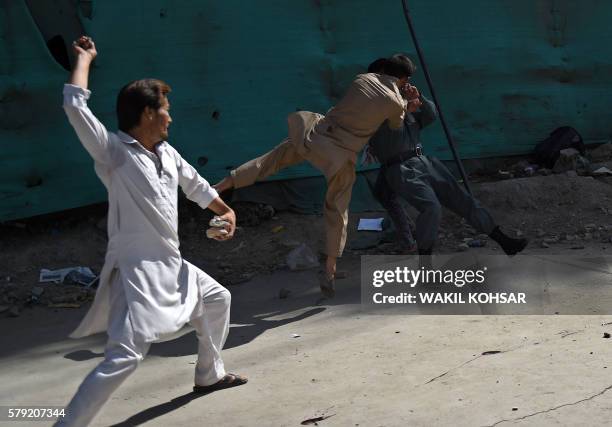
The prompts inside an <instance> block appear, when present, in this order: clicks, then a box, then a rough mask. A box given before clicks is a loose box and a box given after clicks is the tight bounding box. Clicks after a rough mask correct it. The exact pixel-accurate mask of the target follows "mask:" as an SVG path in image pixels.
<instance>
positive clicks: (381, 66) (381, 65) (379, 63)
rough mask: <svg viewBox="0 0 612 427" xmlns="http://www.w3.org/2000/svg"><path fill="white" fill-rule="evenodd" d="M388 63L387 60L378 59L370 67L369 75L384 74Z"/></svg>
mask: <svg viewBox="0 0 612 427" xmlns="http://www.w3.org/2000/svg"><path fill="white" fill-rule="evenodd" d="M386 63H387V58H378V59H377V60H376V61H374V62H372V63H371V64H370V65H369V66H368V73H377V74H381V73H384V72H385V64H386Z"/></svg>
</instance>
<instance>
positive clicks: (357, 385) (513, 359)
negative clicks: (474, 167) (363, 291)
mask: <svg viewBox="0 0 612 427" xmlns="http://www.w3.org/2000/svg"><path fill="white" fill-rule="evenodd" d="M343 262H344V265H343V266H342V267H344V269H346V270H348V271H349V272H350V273H349V276H348V278H346V279H344V280H340V281H338V291H337V297H336V299H334V300H331V301H327V302H324V303H322V304H320V305H317V304H316V302H317V300H318V299H319V294H318V286H317V284H316V280H315V275H316V272H315V271H304V272H298V273H292V272H289V271H278V272H275V273H273V274H272V275H269V276H259V277H257V278H255V279H254V280H252V281H251V282H250V283H248V284H244V285H240V286H234V287H232V288H231V291H232V294H233V306H232V310H233V314H232V329H231V332H230V337H229V339H228V343H227V345H226V350H224V353H223V354H224V360H225V363H226V366H227V368H228V370H229V371H230V372H237V373H240V374H244V375H247V376H248V377H249V383H248V384H246V385H245V386H242V387H237V388H234V389H229V390H224V391H221V392H217V393H213V394H210V395H207V396H200V397H196V396H193V395H191V394H190V390H191V385H192V380H193V379H192V376H193V369H194V364H193V362H194V360H195V352H196V340H195V336H194V334H193V333H188V334H187V335H185V336H183V337H181V338H179V339H177V340H175V341H172V342H167V343H163V344H155V345H153V346H152V349H151V352H150V355H149V357H148V358H147V359H146V360H145V361H144V362H143V363H142V364H141V366H140V367H139V369H138V370H137V371H136V372H135V373H134V374H133V375H132V376H131V377H130V378H129V379H128V380H127V381H126V382H125V383H124V384H123V385H122V386H121V387H120V388H119V389H118V390H117V391H116V392H115V394H114V395H113V396H112V398H111V399H110V401H109V402H108V403H107V405H106V406H105V407H104V408H103V409H102V411H101V413H100V415H99V417H98V418H97V419H96V421H95V423H94V424H93V425H95V426H108V425H122V426H128V425H147V426H168V425H176V426H191V425H214V426H299V425H300V423H302V422H310V421H308V420H317V421H316V422H317V423H318V425H320V426H407V425H409V426H428V427H429V426H499V425H502V426H505V425H521V426H538V427H539V426H553V425H554V426H558V425H562V426H574V425H589V426H607V425H610V424H611V423H612V403H611V402H612V400H611V396H612V393H610V390H611V389H612V385H610V384H611V383H612V381H611V378H610V371H611V370H612V362H611V361H612V358H611V357H610V346H611V345H612V340H611V339H604V338H602V335H603V332H609V331H610V330H611V329H610V328H611V326H610V323H609V322H610V321H612V318H611V317H610V316H463V315H462V316H400V315H392V314H376V315H375V314H365V313H363V312H361V311H360V305H359V279H358V277H357V275H358V271H359V269H358V258H356V259H348V260H345V261H343ZM281 288H290V289H291V294H290V296H289V297H288V298H286V299H279V298H278V293H279V291H280V289H281ZM83 312H84V309H75V310H72V311H70V310H64V311H58V312H54V311H52V310H48V309H35V310H30V311H25V312H24V313H23V314H22V316H21V317H20V318H17V319H8V318H7V319H2V322H3V326H2V330H3V334H2V337H1V338H0V339H1V343H0V344H1V346H0V348H1V355H0V358H1V359H0V361H1V363H0V376H1V377H2V383H1V384H0V401H1V402H2V404H3V405H17V404H19V405H64V404H65V403H66V402H67V401H68V400H69V398H70V397H71V396H72V394H73V393H74V391H75V390H76V388H77V386H78V385H79V383H80V381H81V380H82V379H83V378H84V376H85V375H86V374H87V372H88V371H89V370H91V369H92V368H93V367H94V366H95V365H96V364H97V363H98V362H99V361H100V360H101V357H102V351H103V344H104V337H103V336H95V337H90V338H87V339H82V340H78V341H75V340H69V339H66V338H65V336H66V334H67V333H68V332H69V331H70V330H71V328H72V327H74V326H75V325H76V323H77V322H78V319H79V318H80V317H81V316H82V315H83ZM605 323H607V325H605ZM294 334H296V335H299V336H298V337H295V335H294ZM483 353H485V354H483ZM312 422H313V423H314V422H315V421H312ZM0 424H2V422H1V421H0ZM11 425H12V424H11ZM19 425H28V424H27V423H20V424H19ZM31 425H35V426H41V425H44V423H40V422H37V423H32V424H31ZM304 425H306V424H304ZM313 425H314V424H313Z"/></svg>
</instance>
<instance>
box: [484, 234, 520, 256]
mask: <svg viewBox="0 0 612 427" xmlns="http://www.w3.org/2000/svg"><path fill="white" fill-rule="evenodd" d="M489 237H490V238H491V239H493V240H495V241H496V242H497V243H498V244H499V246H501V248H502V249H503V250H504V252H505V253H506V255H509V256H512V255H516V254H518V253H519V252H521V251H522V250H523V249H525V247H526V246H527V243H528V242H529V241H528V240H527V239H515V238H512V237H510V236H508V235H506V234H504V233H503V232H502V231H501V230H500V229H499V227H495V228H494V229H493V231H492V232H491V234H489Z"/></svg>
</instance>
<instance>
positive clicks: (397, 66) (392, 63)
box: [385, 53, 416, 79]
mask: <svg viewBox="0 0 612 427" xmlns="http://www.w3.org/2000/svg"><path fill="white" fill-rule="evenodd" d="M415 71H416V67H415V66H414V64H413V63H412V61H411V60H410V58H408V57H407V56H406V55H404V54H403V53H396V54H395V55H393V56H392V57H390V58H388V59H387V61H386V62H385V74H387V75H389V76H393V77H397V78H398V79H401V78H404V77H410V76H412V75H413V74H414V72H415Z"/></svg>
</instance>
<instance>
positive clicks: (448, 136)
mask: <svg viewBox="0 0 612 427" xmlns="http://www.w3.org/2000/svg"><path fill="white" fill-rule="evenodd" d="M402 6H403V8H404V17H405V18H406V23H407V24H408V29H409V30H410V35H411V36H412V42H413V43H414V47H415V48H416V51H417V55H418V56H419V61H420V62H421V66H422V67H423V74H425V79H426V80H427V86H429V91H430V92H431V96H432V98H433V101H434V103H435V104H436V107H437V109H438V116H439V117H440V123H442V128H443V129H444V133H445V134H446V140H447V141H448V145H449V146H450V149H451V152H452V153H453V157H454V158H455V163H456V164H457V167H458V168H459V173H460V174H461V178H462V179H463V185H465V189H466V190H467V192H468V193H470V194H472V189H471V188H470V183H469V181H468V178H467V175H466V174H465V169H463V164H462V163H461V159H460V158H459V154H457V149H456V148H455V143H454V141H453V137H452V136H451V134H450V131H449V130H448V126H447V125H446V120H444V115H443V114H442V109H441V108H440V103H439V102H438V97H437V96H436V92H435V90H434V86H433V83H432V82H431V77H430V76H429V70H428V69H427V63H426V62H425V58H424V57H423V52H422V51H421V47H420V46H419V41H418V39H417V36H416V32H415V31H414V26H413V25H412V19H411V18H410V12H409V11H408V2H407V0H402Z"/></svg>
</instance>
